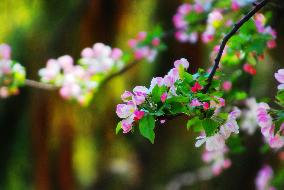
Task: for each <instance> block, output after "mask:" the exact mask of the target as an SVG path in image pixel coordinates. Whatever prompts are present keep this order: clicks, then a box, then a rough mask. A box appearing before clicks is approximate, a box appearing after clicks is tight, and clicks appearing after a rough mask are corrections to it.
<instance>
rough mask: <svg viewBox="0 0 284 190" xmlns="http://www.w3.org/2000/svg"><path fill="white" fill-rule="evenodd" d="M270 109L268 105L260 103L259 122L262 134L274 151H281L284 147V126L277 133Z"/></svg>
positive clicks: (258, 110)
mask: <svg viewBox="0 0 284 190" xmlns="http://www.w3.org/2000/svg"><path fill="white" fill-rule="evenodd" d="M269 109H270V107H269V106H268V104H266V103H259V105H258V108H257V122H258V125H259V126H260V127H261V133H262V135H263V137H264V139H265V141H266V142H267V143H268V144H269V146H270V147H271V148H273V149H280V148H282V147H283V146H284V137H283V136H281V134H282V133H283V130H284V124H282V125H281V126H280V129H279V130H278V131H275V125H274V124H273V122H272V117H271V116H270V114H269V113H268V111H269Z"/></svg>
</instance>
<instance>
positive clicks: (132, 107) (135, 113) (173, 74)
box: [116, 59, 189, 133]
mask: <svg viewBox="0 0 284 190" xmlns="http://www.w3.org/2000/svg"><path fill="white" fill-rule="evenodd" d="M188 67H189V63H188V61H187V60H186V59H181V60H178V61H176V62H175V68H173V69H171V70H170V71H169V73H168V74H167V75H166V76H165V77H164V78H162V77H157V78H153V80H152V81H151V86H150V88H149V89H148V88H146V87H145V86H137V87H135V88H134V89H133V93H132V92H129V91H125V92H124V93H123V94H122V96H121V99H122V100H123V102H125V104H118V105H117V108H116V113H117V115H118V117H119V118H121V119H123V120H122V121H121V128H122V129H123V133H128V132H129V131H131V129H132V126H133V122H134V121H138V120H140V119H142V117H143V116H144V115H145V111H146V110H145V109H143V103H144V102H145V101H146V100H147V99H149V97H150V96H151V94H152V91H153V90H154V88H155V87H156V86H159V87H164V88H167V90H165V92H163V93H161V94H160V96H159V101H161V102H162V103H164V102H165V101H166V100H167V98H170V97H173V96H175V95H176V92H175V91H176V87H175V86H174V84H175V82H176V81H177V80H179V79H180V76H179V71H178V68H182V69H187V68H188ZM141 105H142V106H141ZM138 106H140V107H142V108H140V109H139V107H138Z"/></svg>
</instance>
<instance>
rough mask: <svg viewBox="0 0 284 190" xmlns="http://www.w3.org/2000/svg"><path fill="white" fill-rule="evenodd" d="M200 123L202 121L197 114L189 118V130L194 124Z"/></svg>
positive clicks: (187, 125)
mask: <svg viewBox="0 0 284 190" xmlns="http://www.w3.org/2000/svg"><path fill="white" fill-rule="evenodd" d="M200 123H201V120H200V119H199V118H198V117H197V116H196V117H194V118H192V119H190V120H188V122H187V124H186V127H187V130H189V129H190V128H191V127H192V126H195V125H200Z"/></svg>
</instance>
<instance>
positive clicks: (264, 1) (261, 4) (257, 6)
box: [203, 0, 270, 93]
mask: <svg viewBox="0 0 284 190" xmlns="http://www.w3.org/2000/svg"><path fill="white" fill-rule="evenodd" d="M269 1H270V0H262V1H261V2H259V3H257V2H255V3H253V5H254V6H255V7H254V8H253V9H252V10H251V11H250V12H249V13H248V14H247V15H245V16H244V17H243V18H242V19H241V20H240V21H239V22H238V23H237V24H235V25H234V28H233V29H232V30H231V32H229V33H228V34H227V35H226V36H225V37H224V39H223V41H222V43H221V46H220V49H219V51H218V54H217V57H216V58H215V63H214V66H213V68H212V70H211V72H210V74H209V77H208V80H207V82H208V83H207V85H206V86H205V88H204V89H203V92H204V93H206V92H207V91H208V90H209V88H210V86H211V83H212V80H213V78H214V76H215V73H216V71H217V69H218V68H219V64H220V61H221V58H222V55H223V52H224V49H225V47H226V44H227V42H228V41H229V40H230V39H231V38H232V37H233V36H234V35H235V34H236V33H237V32H238V31H239V29H240V28H241V27H242V26H243V25H244V24H245V23H246V22H247V21H249V20H250V19H251V18H252V17H253V16H254V15H255V14H256V13H257V12H258V11H259V10H260V9H262V8H263V7H264V6H265V5H266V4H267V3H268V2H269Z"/></svg>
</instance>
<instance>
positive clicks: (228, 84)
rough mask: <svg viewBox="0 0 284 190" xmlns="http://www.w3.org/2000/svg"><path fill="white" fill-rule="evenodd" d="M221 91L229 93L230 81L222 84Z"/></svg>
mask: <svg viewBox="0 0 284 190" xmlns="http://www.w3.org/2000/svg"><path fill="white" fill-rule="evenodd" d="M222 87H223V89H224V90H225V91H230V90H231V89H232V83H231V81H225V82H223V85H222Z"/></svg>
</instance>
